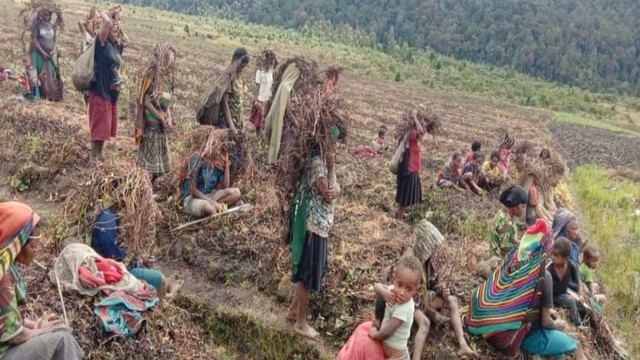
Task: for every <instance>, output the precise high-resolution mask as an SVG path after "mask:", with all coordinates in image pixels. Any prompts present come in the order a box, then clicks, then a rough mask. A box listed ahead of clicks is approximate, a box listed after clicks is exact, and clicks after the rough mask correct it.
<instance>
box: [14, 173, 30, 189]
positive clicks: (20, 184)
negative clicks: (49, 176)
mask: <svg viewBox="0 0 640 360" xmlns="http://www.w3.org/2000/svg"><path fill="white" fill-rule="evenodd" d="M30 183H31V181H29V180H28V179H22V178H19V177H15V176H12V177H10V178H9V186H10V187H11V188H13V189H14V190H16V191H18V192H25V191H27V190H29V185H30Z"/></svg>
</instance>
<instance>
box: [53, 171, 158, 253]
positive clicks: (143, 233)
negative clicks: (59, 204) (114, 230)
mask: <svg viewBox="0 0 640 360" xmlns="http://www.w3.org/2000/svg"><path fill="white" fill-rule="evenodd" d="M108 207H112V209H113V210H114V211H115V212H116V213H117V214H118V218H119V222H120V225H119V227H120V228H119V239H121V240H120V241H121V242H122V243H123V244H125V246H126V247H127V249H128V250H129V253H130V254H132V255H136V254H139V253H140V252H141V251H142V249H145V248H148V247H149V246H151V245H152V243H150V242H152V241H153V239H154V232H155V227H156V222H157V221H158V220H159V219H160V218H161V213H160V210H159V209H158V205H157V204H156V201H155V200H154V198H153V188H152V185H151V178H150V177H149V174H148V173H147V172H146V171H145V170H144V169H143V168H140V167H138V166H137V165H136V164H134V163H132V162H129V161H126V160H119V161H117V162H113V163H105V164H103V165H102V166H100V167H98V168H96V169H95V170H94V171H93V172H92V173H91V175H90V179H89V180H88V181H87V182H85V183H83V184H81V185H80V186H79V187H78V188H77V189H76V190H75V191H73V192H72V194H71V195H70V196H69V197H68V198H67V200H66V203H65V221H66V223H67V226H78V227H79V231H80V233H83V234H87V233H91V230H92V228H93V225H94V221H95V219H96V217H97V215H98V214H100V212H101V211H103V210H104V209H106V208H108Z"/></svg>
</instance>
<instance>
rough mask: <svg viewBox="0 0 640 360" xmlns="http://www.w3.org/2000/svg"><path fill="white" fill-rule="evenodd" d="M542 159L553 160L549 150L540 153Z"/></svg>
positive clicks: (545, 149)
mask: <svg viewBox="0 0 640 360" xmlns="http://www.w3.org/2000/svg"><path fill="white" fill-rule="evenodd" d="M540 159H545V160H548V159H551V152H550V151H549V149H547V148H544V149H542V150H541V151H540Z"/></svg>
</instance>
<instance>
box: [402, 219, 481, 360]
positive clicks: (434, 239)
mask: <svg viewBox="0 0 640 360" xmlns="http://www.w3.org/2000/svg"><path fill="white" fill-rule="evenodd" d="M443 242H444V237H443V236H442V234H441V233H440V231H439V230H438V229H437V228H436V227H435V226H433V224H431V223H430V222H428V221H427V220H423V221H422V222H421V223H420V225H418V227H417V228H416V236H415V241H414V243H413V247H412V249H411V250H409V251H408V254H412V255H413V256H415V257H416V258H417V259H418V260H419V261H420V263H421V266H422V268H423V271H424V273H423V274H424V278H425V279H426V284H425V286H426V296H425V297H424V298H422V299H420V296H419V295H416V297H417V301H416V304H417V307H416V311H415V313H414V321H415V323H416V324H417V325H418V331H417V332H416V337H415V340H414V347H413V357H412V359H413V360H419V359H421V358H422V351H423V350H424V344H425V342H426V339H427V337H428V335H429V329H430V327H431V324H433V325H434V327H438V326H440V325H441V324H443V323H445V322H446V321H448V320H449V321H450V322H451V327H452V328H453V330H454V332H455V334H456V339H457V341H458V356H470V357H476V356H477V353H476V352H475V351H473V350H472V349H471V348H470V347H469V344H467V341H466V339H465V338H464V331H463V328H462V318H461V316H460V306H459V304H458V299H457V298H456V297H455V296H453V295H451V291H450V290H449V288H448V287H447V284H446V283H444V282H440V277H439V275H438V273H437V270H436V266H435V264H434V262H433V254H434V252H435V251H436V250H437V248H438V247H439V246H440V245H441V244H442V243H443ZM406 255H407V254H405V256H406ZM443 309H448V310H449V318H447V317H445V316H443V315H441V314H440V311H441V310H443Z"/></svg>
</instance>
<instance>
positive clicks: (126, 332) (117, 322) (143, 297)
mask: <svg viewBox="0 0 640 360" xmlns="http://www.w3.org/2000/svg"><path fill="white" fill-rule="evenodd" d="M157 303H158V297H157V296H156V293H155V292H153V291H149V290H139V291H136V292H125V291H116V292H114V293H112V294H110V295H109V296H108V297H106V298H104V299H102V301H100V302H99V303H98V304H97V305H96V307H95V308H94V309H93V312H94V314H96V315H97V316H98V318H99V319H100V322H101V323H102V326H103V327H104V329H105V331H107V332H109V333H113V334H115V335H120V336H131V335H133V334H136V333H138V331H140V330H141V329H143V328H144V326H145V324H146V320H144V319H142V317H141V316H140V312H142V311H146V310H148V309H150V308H151V307H153V306H154V305H155V304H157Z"/></svg>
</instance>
